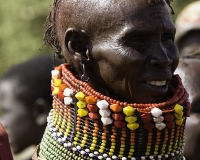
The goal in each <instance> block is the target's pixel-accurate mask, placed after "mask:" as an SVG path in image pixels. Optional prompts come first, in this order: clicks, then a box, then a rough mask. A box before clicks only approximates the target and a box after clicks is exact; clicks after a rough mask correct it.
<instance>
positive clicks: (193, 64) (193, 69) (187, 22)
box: [175, 1, 200, 160]
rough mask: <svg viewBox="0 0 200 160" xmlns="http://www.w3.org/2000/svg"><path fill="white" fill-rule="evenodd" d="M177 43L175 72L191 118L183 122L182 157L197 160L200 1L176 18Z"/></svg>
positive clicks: (199, 142) (199, 148) (199, 138)
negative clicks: (190, 101) (182, 87)
mask: <svg viewBox="0 0 200 160" xmlns="http://www.w3.org/2000/svg"><path fill="white" fill-rule="evenodd" d="M175 25H176V30H177V32H176V39H175V41H176V44H177V46H178V49H179V55H180V62H179V66H178V68H177V70H176V72H175V73H177V74H179V75H180V77H181V78H182V80H183V85H184V86H185V88H186V90H187V91H188V93H189V96H190V98H191V100H192V103H191V115H190V117H188V118H187V121H186V128H185V129H186V132H185V138H186V140H185V148H184V156H185V158H186V159H187V160H200V154H199V152H200V127H199V126H200V76H199V75H200V69H199V68H200V1H194V2H192V3H190V4H188V5H187V6H186V7H184V8H183V10H182V11H181V12H180V14H179V15H178V17H177V19H176V23H175Z"/></svg>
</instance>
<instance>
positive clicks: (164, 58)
mask: <svg viewBox="0 0 200 160" xmlns="http://www.w3.org/2000/svg"><path fill="white" fill-rule="evenodd" d="M172 63H173V60H172V59H171V58H170V57H169V56H168V54H167V51H166V49H163V48H162V47H161V46H160V47H159V49H157V50H155V54H153V55H152V56H151V58H150V60H149V65H150V66H151V67H156V66H157V67H169V66H171V65H172Z"/></svg>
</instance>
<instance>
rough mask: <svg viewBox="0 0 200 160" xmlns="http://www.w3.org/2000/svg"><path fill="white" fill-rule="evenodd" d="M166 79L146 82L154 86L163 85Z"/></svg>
mask: <svg viewBox="0 0 200 160" xmlns="http://www.w3.org/2000/svg"><path fill="white" fill-rule="evenodd" d="M166 82H167V81H147V83H148V84H151V85H154V86H164V85H165V84H166Z"/></svg>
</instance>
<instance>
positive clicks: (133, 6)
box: [57, 0, 178, 103]
mask: <svg viewBox="0 0 200 160" xmlns="http://www.w3.org/2000/svg"><path fill="white" fill-rule="evenodd" d="M60 3H61V4H63V5H60V7H59V10H58V14H57V22H58V23H57V26H58V27H57V33H58V37H59V41H60V44H61V48H62V51H63V53H64V57H65V59H66V60H67V61H68V62H69V63H70V64H71V65H72V66H74V67H75V68H76V69H77V70H78V72H80V75H81V73H82V65H81V63H84V65H85V67H86V71H87V74H88V75H89V77H90V79H91V80H90V82H89V84H90V85H91V86H92V87H93V88H94V89H95V90H96V91H99V92H100V93H102V94H105V95H107V96H110V97H112V98H115V99H117V100H120V101H126V102H130V103H133V102H135V103H155V102H156V103H158V102H163V101H165V100H166V94H167V92H168V85H169V81H170V80H171V78H172V74H173V72H174V71H175V69H176V67H177V65H178V51H177V48H176V45H175V44H174V35H175V27H174V24H173V22H172V19H171V15H170V12H169V10H168V8H167V7H168V6H167V4H166V2H165V1H162V0H161V1H160V2H159V3H157V4H154V5H150V4H149V3H148V1H147V0H143V1H141V0H136V1H134V2H133V1H132V0H121V1H120V2H119V1H116V0H109V1H106V3H105V2H101V1H97V0H94V1H92V2H90V5H89V7H88V6H84V5H83V6H82V7H83V8H84V7H86V8H85V11H81V13H82V14H81V16H82V18H83V19H84V18H85V21H86V22H87V23H85V21H84V22H82V23H77V22H76V21H77V18H76V17H75V16H74V17H73V14H71V16H70V15H69V8H70V10H71V11H72V12H73V11H74V10H75V8H74V9H73V7H74V3H73V2H70V3H69V2H66V1H63V0H62V1H61V2H60ZM111 4H112V5H111ZM90 6H91V8H92V9H91V8H90ZM76 7H78V8H81V6H80V7H79V6H76ZM90 9H91V10H90ZM77 10H79V9H77V8H76V11H77ZM88 10H89V11H90V12H91V13H90V14H89V17H87V16H86V15H88V14H87V13H86V12H88ZM144 97H145V98H144Z"/></svg>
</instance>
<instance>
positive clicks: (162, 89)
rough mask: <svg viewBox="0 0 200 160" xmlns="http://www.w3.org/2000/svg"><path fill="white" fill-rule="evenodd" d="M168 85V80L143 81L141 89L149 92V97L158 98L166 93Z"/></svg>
mask: <svg viewBox="0 0 200 160" xmlns="http://www.w3.org/2000/svg"><path fill="white" fill-rule="evenodd" d="M168 83H169V81H168V80H152V81H145V82H143V87H144V88H145V89H146V90H147V91H148V92H150V94H151V95H154V96H158V95H163V94H166V93H167V91H168Z"/></svg>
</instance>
